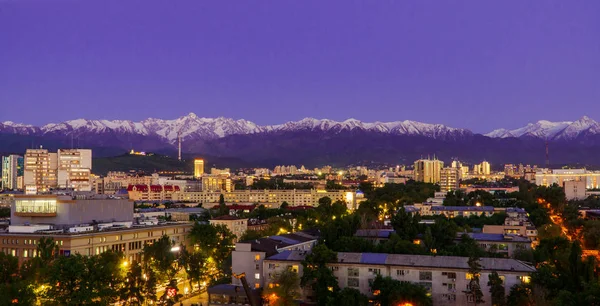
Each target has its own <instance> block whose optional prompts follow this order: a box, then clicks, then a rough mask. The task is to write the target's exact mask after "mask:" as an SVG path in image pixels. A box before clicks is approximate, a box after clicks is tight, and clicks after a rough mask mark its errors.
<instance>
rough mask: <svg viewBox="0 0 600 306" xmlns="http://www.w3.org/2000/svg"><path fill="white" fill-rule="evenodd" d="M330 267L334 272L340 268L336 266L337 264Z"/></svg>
mask: <svg viewBox="0 0 600 306" xmlns="http://www.w3.org/2000/svg"><path fill="white" fill-rule="evenodd" d="M330 269H331V271H334V272H335V271H339V270H340V267H338V266H333V267H330Z"/></svg>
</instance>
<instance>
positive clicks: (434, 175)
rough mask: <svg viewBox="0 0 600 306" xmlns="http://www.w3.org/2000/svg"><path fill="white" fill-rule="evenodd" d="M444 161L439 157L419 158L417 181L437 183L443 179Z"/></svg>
mask: <svg viewBox="0 0 600 306" xmlns="http://www.w3.org/2000/svg"><path fill="white" fill-rule="evenodd" d="M442 168H444V162H443V161H441V160H437V159H419V160H417V161H415V166H414V173H415V181H418V182H425V183H434V184H437V183H439V182H440V179H441V177H440V176H441V172H442Z"/></svg>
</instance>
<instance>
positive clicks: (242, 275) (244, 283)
mask: <svg viewBox="0 0 600 306" xmlns="http://www.w3.org/2000/svg"><path fill="white" fill-rule="evenodd" d="M231 275H232V276H233V277H235V278H237V279H239V280H240V281H242V286H243V287H244V291H245V292H246V297H247V298H248V302H249V303H250V306H259V305H258V303H256V301H255V300H254V296H253V295H252V292H250V287H248V281H247V280H246V273H240V274H235V273H231Z"/></svg>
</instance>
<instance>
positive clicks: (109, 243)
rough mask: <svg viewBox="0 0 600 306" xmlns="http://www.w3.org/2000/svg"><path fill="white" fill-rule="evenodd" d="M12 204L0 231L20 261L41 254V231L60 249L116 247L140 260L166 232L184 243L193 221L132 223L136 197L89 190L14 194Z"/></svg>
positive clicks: (0, 240)
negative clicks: (101, 194)
mask: <svg viewBox="0 0 600 306" xmlns="http://www.w3.org/2000/svg"><path fill="white" fill-rule="evenodd" d="M11 206H12V207H11V225H10V226H9V227H8V232H6V233H0V250H1V251H2V252H4V253H6V254H11V255H13V256H17V257H18V258H19V262H21V263H22V262H23V261H25V260H28V259H29V258H32V257H35V256H36V255H37V244H38V242H39V240H40V239H41V238H43V237H48V238H52V239H54V241H55V242H56V244H57V245H58V247H59V254H60V255H65V256H69V255H71V254H82V255H97V254H100V253H102V252H105V251H107V250H114V251H121V252H123V253H124V255H125V257H126V258H128V259H129V260H139V259H140V258H139V256H140V253H141V251H142V249H143V247H144V245H145V244H148V243H153V242H154V241H156V240H157V239H160V238H161V237H162V236H163V235H168V236H169V237H170V238H171V240H172V241H173V242H174V243H176V244H183V245H186V243H187V240H186V236H187V233H188V232H189V231H190V229H191V227H192V223H190V222H168V223H164V224H159V223H158V221H157V222H150V223H148V222H144V223H139V224H134V218H133V202H131V201H129V200H121V199H106V198H95V197H89V198H88V197H87V195H86V196H77V197H72V196H61V195H15V196H14V201H13V203H12V204H11Z"/></svg>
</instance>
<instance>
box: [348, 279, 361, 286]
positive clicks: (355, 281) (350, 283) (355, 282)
mask: <svg viewBox="0 0 600 306" xmlns="http://www.w3.org/2000/svg"><path fill="white" fill-rule="evenodd" d="M359 284H360V282H359V280H358V278H348V287H359Z"/></svg>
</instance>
